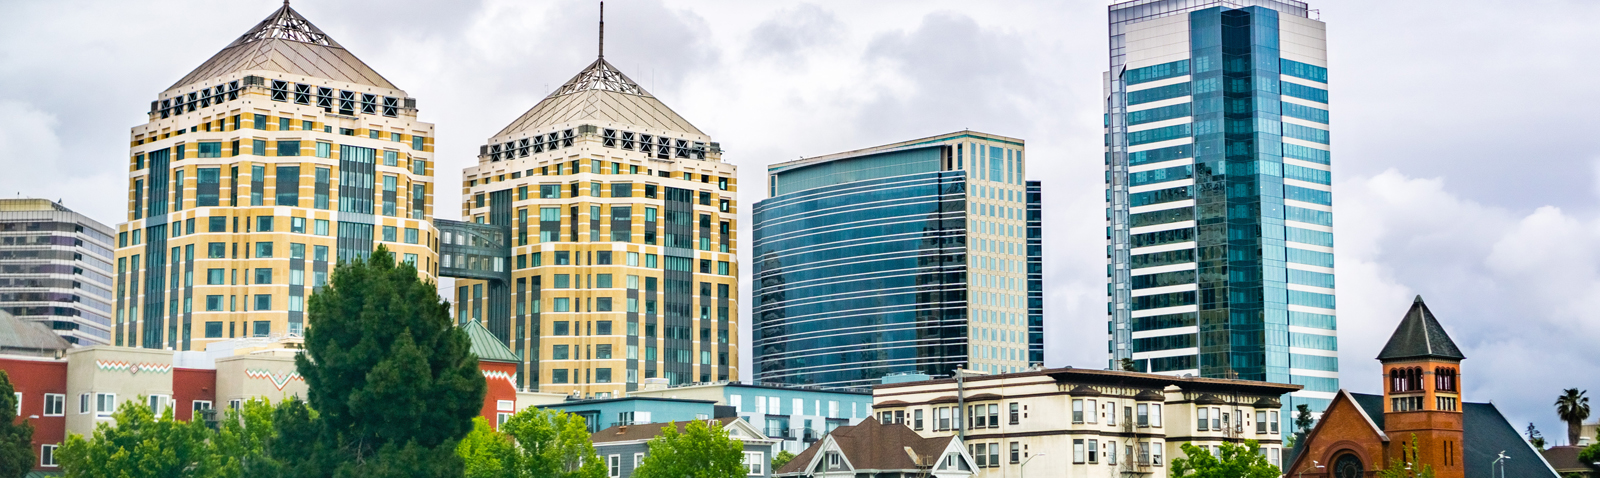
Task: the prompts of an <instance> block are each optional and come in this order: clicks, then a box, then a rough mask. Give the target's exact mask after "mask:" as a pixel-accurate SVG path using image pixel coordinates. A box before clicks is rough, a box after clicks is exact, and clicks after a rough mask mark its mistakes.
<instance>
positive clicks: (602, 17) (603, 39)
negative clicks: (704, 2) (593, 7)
mask: <svg viewBox="0 0 1600 478" xmlns="http://www.w3.org/2000/svg"><path fill="white" fill-rule="evenodd" d="M283 4H284V5H288V4H289V0H283ZM605 57H606V2H600V58H605Z"/></svg>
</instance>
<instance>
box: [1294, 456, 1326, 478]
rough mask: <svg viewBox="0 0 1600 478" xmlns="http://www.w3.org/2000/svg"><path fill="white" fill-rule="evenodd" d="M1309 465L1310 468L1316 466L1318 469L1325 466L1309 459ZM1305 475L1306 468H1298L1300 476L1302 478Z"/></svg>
mask: <svg viewBox="0 0 1600 478" xmlns="http://www.w3.org/2000/svg"><path fill="white" fill-rule="evenodd" d="M1311 467H1312V468H1316V469H1318V470H1321V469H1325V468H1327V467H1326V466H1322V465H1319V464H1317V460H1311ZM1305 476H1306V469H1305V468H1301V469H1300V478H1304V477H1305Z"/></svg>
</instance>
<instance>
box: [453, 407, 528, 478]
mask: <svg viewBox="0 0 1600 478" xmlns="http://www.w3.org/2000/svg"><path fill="white" fill-rule="evenodd" d="M516 448H517V447H516V445H514V444H512V443H511V437H508V436H506V435H505V434H503V433H500V432H497V431H494V428H493V427H490V426H489V421H488V420H485V419H483V417H476V418H473V419H472V432H470V433H467V437H466V438H462V439H461V443H459V444H457V445H456V455H457V456H460V457H461V461H462V463H463V464H464V465H465V467H466V470H467V475H466V478H505V477H511V476H515V472H514V470H515V468H516V458H517V456H516V453H517V450H516Z"/></svg>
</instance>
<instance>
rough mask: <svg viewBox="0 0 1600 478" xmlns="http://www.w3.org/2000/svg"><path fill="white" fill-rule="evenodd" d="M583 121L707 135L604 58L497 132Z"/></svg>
mask: <svg viewBox="0 0 1600 478" xmlns="http://www.w3.org/2000/svg"><path fill="white" fill-rule="evenodd" d="M581 121H593V122H609V123H619V124H631V125H638V126H640V127H644V128H650V129H652V130H658V131H659V130H668V131H677V132H683V133H689V134H695V135H700V136H705V133H703V132H701V131H700V129H699V128H696V127H694V125H692V124H689V120H686V119H683V117H682V116H678V113H676V112H673V111H672V108H668V107H667V105H666V104H665V103H662V102H661V100H658V99H656V97H655V96H652V95H651V94H650V92H648V91H645V90H644V88H643V87H640V86H639V84H638V83H635V82H634V81H633V80H631V79H629V78H628V76H627V75H624V74H622V71H620V70H618V69H617V67H615V66H612V65H611V63H608V62H606V60H605V59H604V58H601V59H596V60H595V61H594V63H590V64H589V66H588V67H587V68H584V69H583V71H581V72H578V75H577V76H574V77H572V79H570V80H567V83H566V84H563V85H561V87H560V88H556V90H555V91H554V92H551V93H550V96H546V97H545V98H544V99H543V100H540V101H539V104H536V105H533V108H531V109H529V110H528V112H527V113H523V114H522V116H521V117H519V118H517V120H516V121H512V122H511V124H510V125H507V126H506V127H505V129H502V130H500V132H499V133H496V134H495V136H496V137H501V136H506V135H510V134H514V133H519V132H522V131H537V130H540V129H542V128H544V127H545V126H549V125H555V124H564V123H576V122H581Z"/></svg>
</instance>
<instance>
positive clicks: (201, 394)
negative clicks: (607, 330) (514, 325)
mask: <svg viewBox="0 0 1600 478" xmlns="http://www.w3.org/2000/svg"><path fill="white" fill-rule="evenodd" d="M463 328H464V329H466V332H467V336H468V337H469V338H471V339H472V351H473V353H475V354H477V355H478V357H479V362H478V366H479V369H480V371H481V372H482V373H483V376H484V380H485V381H487V382H488V390H487V393H486V394H485V396H484V406H483V410H482V415H483V417H484V418H486V419H488V420H490V423H494V424H496V427H498V425H499V424H501V423H504V422H505V420H507V419H509V418H510V416H511V414H513V413H516V412H517V411H519V410H522V409H524V408H527V407H530V406H534V405H537V404H542V403H552V402H559V401H561V400H564V399H566V396H564V395H560V394H543V393H530V392H518V391H517V390H516V388H515V387H514V386H513V384H514V383H515V380H516V377H515V375H514V374H515V369H516V364H517V360H516V356H515V355H514V354H512V353H511V351H510V349H508V348H506V346H505V344H502V343H500V342H499V341H498V340H495V338H494V336H493V335H492V334H490V333H489V331H488V330H486V329H484V328H483V326H482V325H479V324H478V323H476V322H471V323H468V324H464V325H463ZM303 350H304V342H303V340H302V339H301V338H299V337H295V336H289V337H261V338H242V339H232V340H225V341H220V342H212V343H210V344H207V347H206V351H204V352H199V351H189V352H183V351H172V350H160V349H149V348H141V347H118V346H111V345H97V346H91V347H72V345H71V344H70V343H68V342H67V341H66V340H65V339H63V338H62V337H60V336H58V335H56V334H55V333H53V332H52V331H51V330H50V328H49V327H46V326H44V325H43V324H41V323H36V322H25V321H22V320H18V319H17V318H15V317H12V316H11V315H10V314H6V313H4V312H0V371H5V372H6V373H7V375H9V376H10V379H11V382H12V386H13V387H14V388H15V389H16V394H17V398H18V399H19V402H20V405H19V407H18V410H19V412H18V418H17V419H18V420H27V421H28V422H30V423H32V424H33V427H34V434H33V449H34V452H35V454H36V455H35V456H36V458H37V461H36V462H35V463H34V464H35V470H37V471H41V472H52V471H58V470H59V468H58V465H57V461H56V459H55V450H56V448H57V447H58V446H60V444H61V443H62V441H64V439H65V438H66V435H67V434H68V433H76V434H79V435H84V436H88V435H90V434H92V433H94V428H95V426H96V425H98V424H100V423H112V424H114V423H115V422H114V419H113V418H112V414H113V413H115V412H116V410H117V407H119V406H121V405H122V403H124V402H128V401H138V402H139V403H144V404H148V405H149V406H150V408H151V410H152V411H153V412H155V413H157V414H160V413H163V412H164V411H166V410H167V409H169V408H170V409H171V410H172V416H173V418H174V419H177V420H182V421H188V420H192V419H196V418H199V419H211V420H214V419H216V418H217V415H214V413H215V412H210V410H213V409H217V408H221V407H224V406H226V407H228V408H238V407H240V406H241V405H242V404H243V403H244V402H245V401H246V400H250V399H256V398H260V399H265V400H267V401H269V402H272V403H277V402H278V401H279V400H283V399H287V398H290V397H300V398H302V399H304V398H306V397H307V393H306V392H307V390H308V389H307V386H306V381H305V379H304V378H302V377H301V376H300V372H299V370H298V369H297V368H296V366H295V361H294V357H295V355H298V354H300V353H301V352H302V351H303ZM705 406H706V407H708V409H709V407H711V406H712V405H711V403H710V402H706V405H705Z"/></svg>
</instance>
